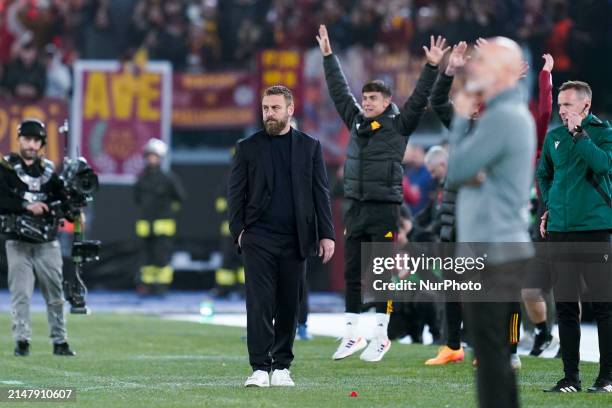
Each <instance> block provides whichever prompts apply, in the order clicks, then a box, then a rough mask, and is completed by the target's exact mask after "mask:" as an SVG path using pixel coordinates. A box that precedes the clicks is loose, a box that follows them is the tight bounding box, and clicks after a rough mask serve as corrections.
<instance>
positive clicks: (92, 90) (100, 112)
mask: <svg viewBox="0 0 612 408" xmlns="http://www.w3.org/2000/svg"><path fill="white" fill-rule="evenodd" d="M88 79H89V80H88V81H87V82H86V84H85V109H83V116H84V117H85V118H86V119H94V118H99V119H108V118H109V117H110V108H109V106H108V104H109V100H108V89H107V87H106V74H105V73H104V72H91V73H90V74H89V76H88Z"/></svg>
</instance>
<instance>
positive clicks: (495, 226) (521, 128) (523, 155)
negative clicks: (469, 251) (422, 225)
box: [447, 88, 536, 263]
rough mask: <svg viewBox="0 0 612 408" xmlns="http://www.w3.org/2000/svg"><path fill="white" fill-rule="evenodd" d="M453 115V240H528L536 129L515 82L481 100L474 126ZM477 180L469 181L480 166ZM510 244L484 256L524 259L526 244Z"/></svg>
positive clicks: (528, 249) (529, 250) (450, 173)
mask: <svg viewBox="0 0 612 408" xmlns="http://www.w3.org/2000/svg"><path fill="white" fill-rule="evenodd" d="M469 124H470V122H469V120H468V119H467V118H463V117H460V116H458V115H455V118H454V119H453V123H452V126H451V133H450V137H449V138H450V145H451V152H450V159H449V164H448V176H447V178H448V183H449V186H450V187H451V188H452V187H457V188H459V196H458V198H457V234H458V235H457V241H458V242H497V243H499V242H530V238H529V234H528V232H527V230H528V203H529V191H530V189H531V186H532V183H533V176H534V165H535V151H536V130H535V124H534V122H533V118H532V116H531V114H530V113H529V110H528V109H527V105H526V104H525V102H524V98H523V97H522V96H521V92H520V90H519V89H518V88H513V89H509V90H506V91H504V92H502V93H500V94H499V95H496V96H495V97H493V98H491V99H489V100H488V101H486V109H485V111H484V113H483V114H482V116H481V118H480V119H479V120H478V121H477V122H476V124H475V126H474V128H473V129H472V130H471V131H470V132H468V133H467V134H466V131H467V129H468V126H469ZM480 170H482V171H484V172H485V173H486V178H485V180H484V182H483V183H482V184H480V185H474V184H471V183H470V181H471V180H473V179H474V177H475V176H476V174H477V173H478V172H479V171H480ZM520 248H521V249H520V250H517V248H516V246H513V247H512V249H510V248H507V249H509V250H503V248H502V250H500V251H497V253H496V254H495V256H493V257H492V256H491V255H493V254H491V255H490V256H489V261H491V262H492V263H503V262H510V261H514V260H520V259H525V258H528V257H530V256H532V255H533V247H532V245H531V244H529V245H525V246H520Z"/></svg>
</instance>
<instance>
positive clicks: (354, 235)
mask: <svg viewBox="0 0 612 408" xmlns="http://www.w3.org/2000/svg"><path fill="white" fill-rule="evenodd" d="M399 208H400V205H399V204H395V203H383V202H381V203H378V202H360V201H356V200H351V204H350V207H349V209H348V211H347V212H346V214H345V217H344V224H345V227H346V237H345V244H344V281H345V284H346V291H345V302H346V312H347V313H361V306H362V293H361V259H362V254H361V243H362V242H365V243H368V242H389V243H392V242H394V241H395V239H396V237H397V231H398V222H399ZM366 259H369V257H368V256H367V255H366ZM375 307H376V312H377V313H391V311H392V306H391V302H376V303H375Z"/></svg>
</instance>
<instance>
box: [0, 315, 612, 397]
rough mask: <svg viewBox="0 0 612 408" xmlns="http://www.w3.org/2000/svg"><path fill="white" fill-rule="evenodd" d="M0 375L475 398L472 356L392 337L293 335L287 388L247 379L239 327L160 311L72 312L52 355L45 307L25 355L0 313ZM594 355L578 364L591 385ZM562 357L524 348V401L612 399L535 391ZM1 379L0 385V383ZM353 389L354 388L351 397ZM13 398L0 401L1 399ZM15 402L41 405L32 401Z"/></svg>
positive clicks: (168, 388) (159, 392) (47, 381)
mask: <svg viewBox="0 0 612 408" xmlns="http://www.w3.org/2000/svg"><path fill="white" fill-rule="evenodd" d="M0 327H1V328H4V329H3V330H2V332H1V333H0V381H7V380H17V381H21V382H23V383H24V385H23V386H20V387H34V388H42V387H74V388H76V390H77V403H76V404H75V403H63V404H62V403H48V404H45V405H43V406H54V407H58V406H66V407H75V406H78V407H130V408H136V407H208V406H210V407H223V406H249V407H260V406H265V407H289V406H296V407H317V408H323V407H330V406H331V407H343V406H355V407H373V406H376V407H400V406H401V407H469V406H474V405H475V399H474V386H473V374H474V372H473V369H472V368H471V366H470V364H469V363H468V362H464V363H460V364H453V365H450V366H445V367H425V366H424V365H423V361H424V360H425V359H427V358H429V357H431V356H433V355H434V354H435V352H436V348H435V347H432V346H418V345H408V346H407V345H400V344H394V345H393V347H392V348H391V350H390V351H389V353H388V354H387V355H386V356H385V359H384V360H383V361H382V362H381V363H377V364H368V363H364V362H361V361H360V360H359V359H358V358H357V357H352V358H349V359H347V360H345V361H339V362H333V361H331V354H332V352H333V350H334V349H335V347H336V343H335V342H334V341H333V339H331V338H322V337H320V338H317V339H315V340H313V341H311V342H296V347H295V350H294V352H295V355H296V359H295V363H294V365H293V367H292V374H293V377H294V380H295V382H296V383H297V387H295V388H293V389H279V388H270V389H245V388H243V386H242V385H243V382H244V380H245V379H246V377H247V375H248V374H250V368H249V365H248V359H247V352H246V344H245V343H244V342H243V341H242V340H241V339H240V337H241V335H243V330H241V329H237V328H227V327H219V326H210V325H200V324H194V323H185V322H175V321H166V320H161V319H159V318H156V317H149V316H133V315H115V314H94V315H91V316H70V319H69V327H68V328H69V334H70V344H71V345H72V346H73V347H74V349H75V350H76V351H77V353H78V356H77V357H75V358H66V357H54V356H52V355H51V345H50V344H49V343H48V340H47V337H46V336H47V324H46V319H45V317H44V315H42V314H36V315H35V316H34V339H33V342H32V349H31V355H30V356H29V357H27V358H17V357H13V343H12V340H11V338H10V333H9V330H10V322H9V317H8V316H7V315H3V316H1V317H0ZM596 370H597V365H595V364H587V363H583V364H582V375H583V382H584V385H586V386H590V385H591V383H592V381H593V379H594V377H595V376H596V374H597V371H596ZM561 372H562V371H561V362H560V361H559V360H542V359H534V358H523V369H522V370H521V372H520V387H521V399H522V404H523V406H525V407H553V406H560V407H600V406H611V405H612V397H611V396H610V395H592V394H587V393H581V394H573V395H551V394H544V393H542V392H541V389H542V388H543V387H548V386H551V385H552V384H553V383H554V382H555V381H556V380H558V379H559V377H560V375H561ZM0 387H2V388H6V387H7V386H6V385H2V384H0ZM351 391H357V393H358V396H357V397H356V398H351V397H349V394H350V393H351ZM3 406H9V404H6V403H0V408H2V407H3ZM12 406H18V407H26V406H34V407H40V406H41V405H40V404H38V403H35V404H26V403H20V404H13V405H12Z"/></svg>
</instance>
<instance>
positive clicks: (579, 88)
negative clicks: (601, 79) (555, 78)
mask: <svg viewBox="0 0 612 408" xmlns="http://www.w3.org/2000/svg"><path fill="white" fill-rule="evenodd" d="M568 89H574V90H576V93H578V94H580V95H582V97H583V98H584V97H586V98H588V99H593V91H592V90H591V87H590V86H589V84H587V83H586V82H582V81H567V82H564V83H563V85H561V86H560V87H559V92H563V91H567V90H568Z"/></svg>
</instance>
